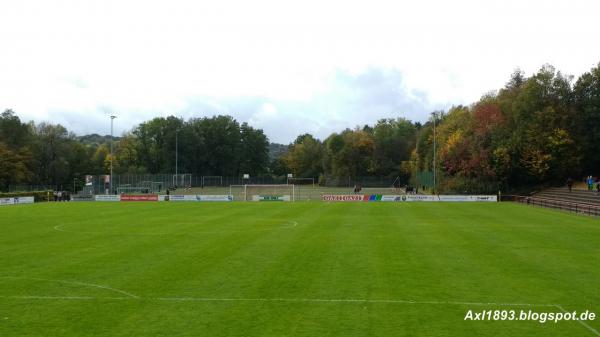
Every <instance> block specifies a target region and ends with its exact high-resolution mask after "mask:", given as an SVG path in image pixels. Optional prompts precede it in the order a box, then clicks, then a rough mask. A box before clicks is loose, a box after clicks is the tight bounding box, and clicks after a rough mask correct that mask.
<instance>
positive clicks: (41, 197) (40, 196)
mask: <svg viewBox="0 0 600 337" xmlns="http://www.w3.org/2000/svg"><path fill="white" fill-rule="evenodd" d="M48 193H50V199H52V197H53V196H52V191H32V192H10V193H0V198H12V197H33V198H34V199H35V202H42V201H48Z"/></svg>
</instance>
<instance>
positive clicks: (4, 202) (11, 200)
mask: <svg viewBox="0 0 600 337" xmlns="http://www.w3.org/2000/svg"><path fill="white" fill-rule="evenodd" d="M14 204H15V199H14V198H0V206H4V205H14Z"/></svg>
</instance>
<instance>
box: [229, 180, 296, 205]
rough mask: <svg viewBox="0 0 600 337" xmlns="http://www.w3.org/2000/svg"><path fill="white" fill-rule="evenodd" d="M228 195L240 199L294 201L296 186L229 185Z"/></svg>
mask: <svg viewBox="0 0 600 337" xmlns="http://www.w3.org/2000/svg"><path fill="white" fill-rule="evenodd" d="M229 195H232V196H233V200H238V201H239V200H241V201H295V200H296V188H295V186H294V185H293V184H286V185H230V186H229Z"/></svg>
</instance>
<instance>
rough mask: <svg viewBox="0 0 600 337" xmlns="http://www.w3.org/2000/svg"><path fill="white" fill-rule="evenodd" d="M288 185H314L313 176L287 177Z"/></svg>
mask: <svg viewBox="0 0 600 337" xmlns="http://www.w3.org/2000/svg"><path fill="white" fill-rule="evenodd" d="M287 183H288V185H290V184H291V185H307V186H312V187H313V188H314V187H315V178H292V177H288V178H287Z"/></svg>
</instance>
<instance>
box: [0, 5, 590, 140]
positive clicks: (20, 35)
mask: <svg viewBox="0 0 600 337" xmlns="http://www.w3.org/2000/svg"><path fill="white" fill-rule="evenodd" d="M598 13H600V2H598V1H581V0H569V1H552V0H545V1H537V0H536V1H531V0H529V1H523V0H519V1H515V0H501V1H487V0H483V1H482V0H479V1H466V0H454V1H432V0H425V1H424V0H420V1H389V2H388V1H374V0H370V1H351V0H350V1H349V0H344V1H324V0H303V1H297V2H288V1H283V0H253V1H232V0H219V1H174V0H168V1H167V0H165V1H149V0H140V1H138V0H116V1H107V0H103V1H82V0H73V1H47V0H45V1H42V0H40V1H29V0H19V1H1V2H0V48H1V49H2V51H1V53H0V110H4V109H7V108H11V109H13V110H14V111H16V112H17V114H18V115H19V116H20V117H21V118H22V119H24V120H31V119H33V120H35V121H51V122H54V123H61V124H63V125H65V126H66V127H68V128H69V129H70V130H73V131H75V132H76V133H78V134H85V133H100V134H107V133H109V132H110V122H109V118H108V115H110V114H116V115H117V116H118V119H117V120H116V121H115V133H116V134H121V133H123V132H126V131H129V130H130V129H131V128H132V127H133V126H135V125H136V124H137V123H139V122H141V121H144V120H148V119H150V118H153V117H157V116H168V115H176V116H181V117H183V118H186V119H187V118H189V117H201V116H211V115H213V114H229V115H232V116H233V117H235V118H236V119H238V121H240V122H248V123H250V124H251V125H253V126H255V127H259V128H262V129H264V130H265V133H266V134H267V136H268V137H269V138H270V140H271V141H275V142H280V143H288V142H290V141H292V140H293V139H294V138H295V137H296V136H297V135H298V134H301V133H305V132H309V133H312V134H314V135H316V136H318V137H320V138H324V137H326V136H327V135H328V134H329V133H331V132H333V131H340V130H341V129H343V128H346V127H350V128H352V127H354V126H356V125H362V124H365V123H369V124H373V123H374V122H375V121H376V120H377V119H379V118H384V117H405V118H409V119H411V120H420V121H423V120H425V119H426V118H427V115H428V113H429V112H431V111H433V110H436V109H447V108H448V107H450V106H452V105H456V104H469V103H472V102H473V101H476V100H477V99H478V98H479V97H480V96H481V95H482V94H484V93H486V92H488V91H490V90H494V89H498V88H500V87H502V86H503V85H504V84H505V83H506V82H507V80H508V78H509V76H510V74H511V73H512V72H513V71H514V69H515V68H517V67H519V68H521V69H522V70H524V71H525V72H526V74H527V75H530V74H532V73H533V72H535V71H537V70H538V69H539V68H540V67H541V66H542V65H543V64H545V63H550V64H552V65H554V66H555V67H556V68H557V69H559V70H561V71H563V72H565V73H567V74H571V75H575V76H576V77H577V76H579V75H580V74H581V73H583V72H585V71H588V70H589V69H590V68H591V67H593V66H595V65H597V64H598V62H600V43H598V39H599V36H600V23H599V22H598Z"/></svg>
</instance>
